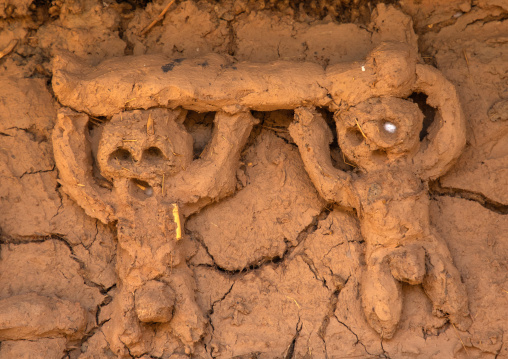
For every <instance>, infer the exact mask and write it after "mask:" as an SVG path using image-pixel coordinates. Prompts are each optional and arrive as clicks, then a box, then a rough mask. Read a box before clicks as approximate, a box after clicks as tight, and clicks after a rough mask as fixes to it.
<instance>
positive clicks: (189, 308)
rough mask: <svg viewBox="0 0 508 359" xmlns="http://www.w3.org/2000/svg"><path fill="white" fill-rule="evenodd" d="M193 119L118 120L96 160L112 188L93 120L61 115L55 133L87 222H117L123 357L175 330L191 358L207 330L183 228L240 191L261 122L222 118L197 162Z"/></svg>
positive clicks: (179, 114) (66, 177)
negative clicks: (245, 154) (247, 150)
mask: <svg viewBox="0 0 508 359" xmlns="http://www.w3.org/2000/svg"><path fill="white" fill-rule="evenodd" d="M185 114H186V111H184V110H167V109H151V110H147V111H126V112H122V113H120V114H117V115H115V116H113V118H112V119H111V121H110V122H108V123H107V124H106V125H105V126H104V129H103V132H102V136H101V140H100V143H99V146H98V151H97V156H96V162H97V165H98V168H99V170H100V173H101V175H102V176H104V177H105V178H106V179H108V180H109V181H110V182H111V183H112V184H113V186H112V190H108V189H105V188H102V187H100V186H98V185H97V183H96V181H95V180H94V178H93V176H92V172H93V170H92V156H91V148H90V144H89V143H88V141H87V131H88V120H89V119H88V116H87V115H84V114H79V113H76V112H73V111H72V110H69V109H62V110H61V111H60V113H59V115H58V121H57V124H56V126H55V129H54V131H53V145H54V154H55V160H56V163H57V166H58V169H59V173H60V181H61V183H62V186H63V189H64V191H65V192H66V193H67V194H69V196H71V197H72V198H73V199H74V200H75V201H76V202H77V203H78V204H79V205H80V206H81V207H83V209H84V210H85V211H86V213H87V214H88V215H90V216H92V217H95V218H98V219H99V220H101V221H102V222H104V223H109V222H112V221H116V226H117V230H118V251H117V259H116V260H117V274H118V283H117V293H116V295H115V297H114V301H113V313H112V317H111V324H110V325H109V328H111V331H112V332H111V333H108V334H109V335H108V336H109V338H108V339H109V343H110V347H111V349H112V350H113V351H114V352H115V353H116V354H118V355H120V356H123V355H127V354H129V353H130V354H132V355H141V354H143V353H147V352H149V349H150V348H149V344H150V339H151V336H152V335H153V332H152V327H153V324H154V323H166V322H171V328H172V331H173V332H174V333H175V334H176V336H177V337H178V338H179V339H180V340H181V341H182V342H183V343H184V344H185V345H187V346H188V347H189V350H190V348H191V347H192V344H193V343H194V342H196V341H198V340H199V339H200V338H201V336H202V335H203V333H204V329H205V326H206V323H207V321H206V318H205V317H204V314H203V312H202V310H201V309H200V308H199V307H198V305H197V303H196V301H195V290H196V288H195V282H194V279H193V275H192V272H191V270H190V269H189V267H188V266H187V263H186V253H185V241H184V240H183V239H182V237H183V228H182V225H183V220H184V219H185V218H186V217H188V216H189V215H190V214H192V213H194V212H196V211H198V210H199V209H200V208H201V207H203V206H205V205H207V204H209V203H210V202H212V201H214V200H217V199H219V198H221V197H224V196H226V195H228V194H230V193H232V192H233V190H234V188H235V187H236V177H235V175H236V169H237V167H238V162H239V158H240V151H241V149H242V147H243V145H244V143H245V141H246V140H247V138H248V136H249V133H250V130H251V129H252V126H253V124H254V122H255V120H254V119H253V118H252V117H251V115H250V114H249V113H239V114H235V115H228V114H225V113H217V114H216V116H215V123H214V126H215V130H214V134H213V138H212V140H211V142H210V144H209V146H208V148H207V149H205V151H204V153H203V154H202V155H201V157H200V158H199V159H197V160H195V161H193V160H192V158H193V152H192V138H191V136H190V135H189V134H188V133H187V132H186V130H185V128H184V127H183V125H182V121H183V120H184V119H185Z"/></svg>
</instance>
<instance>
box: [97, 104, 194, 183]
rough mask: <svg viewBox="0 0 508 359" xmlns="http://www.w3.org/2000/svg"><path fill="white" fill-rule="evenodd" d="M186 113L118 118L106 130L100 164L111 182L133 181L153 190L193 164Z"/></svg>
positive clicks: (134, 113) (164, 111) (163, 112)
mask: <svg viewBox="0 0 508 359" xmlns="http://www.w3.org/2000/svg"><path fill="white" fill-rule="evenodd" d="M185 115H186V111H183V110H168V109H162V108H157V109H151V110H145V111H140V110H136V111H126V112H122V113H120V114H117V115H114V116H113V118H112V119H111V121H110V122H108V123H107V124H106V125H105V126H104V129H103V132H102V136H101V140H100V142H99V148H98V151H97V163H98V165H99V169H100V171H101V174H102V175H103V176H104V177H105V178H107V179H108V180H110V181H113V180H114V179H117V178H130V179H134V180H138V181H143V182H146V183H148V184H150V185H151V186H153V185H155V184H159V183H161V181H162V176H163V175H165V176H167V177H169V176H172V175H175V174H176V173H178V172H180V171H182V170H184V169H185V168H186V167H187V166H188V165H189V164H190V163H191V161H192V143H193V141H192V137H191V135H190V134H189V133H188V132H187V131H186V130H185V127H184V126H183V124H182V122H183V120H184V119H185Z"/></svg>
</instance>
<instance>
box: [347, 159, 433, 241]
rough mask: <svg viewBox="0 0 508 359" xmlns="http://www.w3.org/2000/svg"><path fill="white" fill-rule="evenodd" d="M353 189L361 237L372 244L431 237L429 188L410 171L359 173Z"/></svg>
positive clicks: (394, 170)
mask: <svg viewBox="0 0 508 359" xmlns="http://www.w3.org/2000/svg"><path fill="white" fill-rule="evenodd" d="M353 187H354V190H355V192H356V194H357V196H358V197H359V203H360V208H359V209H358V213H359V216H360V219H361V229H362V234H363V236H364V237H365V238H366V239H368V240H369V242H370V243H384V244H387V243H390V242H393V244H395V245H396V244H398V243H400V241H402V240H407V239H411V238H415V239H419V238H423V237H425V236H426V235H428V234H429V227H430V225H429V214H428V211H429V209H428V206H429V198H428V195H427V186H426V184H424V183H423V182H422V181H421V180H420V179H419V178H418V177H416V176H415V175H414V174H413V173H412V172H411V171H410V170H408V169H406V168H404V169H398V168H395V169H389V170H386V171H376V172H369V173H368V174H361V173H360V174H359V175H358V177H357V179H356V181H354V184H353Z"/></svg>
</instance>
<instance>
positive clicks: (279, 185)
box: [0, 0, 508, 359]
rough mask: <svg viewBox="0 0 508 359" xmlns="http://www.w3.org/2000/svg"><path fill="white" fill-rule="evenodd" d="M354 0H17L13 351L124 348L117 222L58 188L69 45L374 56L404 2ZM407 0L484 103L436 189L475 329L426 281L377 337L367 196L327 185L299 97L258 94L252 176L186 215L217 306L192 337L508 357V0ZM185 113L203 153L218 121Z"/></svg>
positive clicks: (253, 350)
mask: <svg viewBox="0 0 508 359" xmlns="http://www.w3.org/2000/svg"><path fill="white" fill-rule="evenodd" d="M337 3H338V4H339V5H340V2H336V3H334V4H335V7H333V6H331V5H330V6H329V8H330V9H328V10H326V11H325V10H323V9H321V10H322V11H321V12H320V11H319V9H320V8H319V7H318V8H317V9H316V8H315V9H314V10H313V9H312V8H309V7H304V6H302V7H301V8H300V10H298V7H296V8H295V7H294V6H274V5H273V4H271V3H266V4H265V5H262V4H261V3H260V2H220V3H208V2H192V1H182V2H177V3H176V5H174V6H173V7H172V8H171V10H170V11H169V12H168V14H167V15H166V16H165V18H164V20H163V21H162V22H161V23H160V24H158V25H157V26H155V27H154V28H153V29H152V30H151V31H150V32H149V33H148V34H147V35H146V36H139V32H140V31H141V30H142V29H143V28H144V27H145V26H146V25H147V24H148V23H149V22H150V21H151V19H153V18H154V17H155V16H157V14H159V12H160V11H161V10H162V8H163V7H164V5H165V3H164V2H162V1H154V2H153V3H148V4H147V5H146V7H145V8H143V7H142V6H141V7H136V8H133V7H132V6H131V5H129V3H127V2H124V3H116V2H114V1H110V0H107V1H100V2H99V1H93V0H80V1H78V0H76V1H54V2H52V3H51V4H49V3H48V4H41V3H40V2H37V3H32V2H31V1H30V0H28V1H15V0H4V1H0V50H1V49H4V48H6V47H7V46H8V44H9V43H11V41H12V40H14V39H15V40H17V41H18V42H17V45H16V47H15V48H14V50H13V51H12V52H11V53H9V54H7V55H6V56H4V57H3V58H1V59H0V158H1V161H0V229H1V232H0V235H1V244H0V247H1V249H0V303H1V304H0V312H1V310H2V309H1V308H2V307H6V306H8V305H11V304H12V303H13V302H14V303H17V306H18V311H19V316H17V317H16V318H14V320H12V318H10V317H9V315H8V314H5V313H0V314H2V315H1V318H2V323H0V338H2V340H4V341H2V342H1V343H0V358H2V359H3V358H80V359H84V358H108V357H110V358H113V357H114V355H113V354H112V353H111V351H109V349H108V343H107V341H106V337H105V335H104V332H103V330H104V329H105V327H107V325H108V320H109V318H108V313H109V312H110V309H109V308H108V304H109V303H110V302H111V299H112V297H114V295H115V283H116V274H115V253H116V238H115V236H116V230H115V228H114V226H106V225H103V224H101V223H100V222H99V221H97V220H95V219H92V218H90V217H87V216H86V215H85V213H84V211H83V210H82V209H81V208H80V207H78V206H77V205H76V204H75V203H74V202H73V201H72V200H71V199H70V198H68V197H67V196H66V195H65V194H64V193H63V192H62V191H61V190H60V189H59V185H58V182H57V179H58V171H57V169H56V167H55V163H54V160H53V155H52V144H51V130H52V128H53V126H54V121H55V118H56V111H57V109H58V108H59V107H60V105H59V104H58V102H57V101H56V99H55V98H54V96H53V95H52V89H51V87H50V86H49V85H48V83H49V82H48V81H49V80H50V78H51V71H52V70H51V69H52V67H51V59H52V57H53V56H54V55H55V53H56V52H58V51H59V50H60V49H65V50H69V51H72V52H74V53H75V54H77V55H79V56H81V57H84V58H87V59H88V60H90V61H92V62H95V63H98V62H100V61H101V60H103V59H106V58H110V57H114V56H123V55H129V54H159V53H162V54H165V55H167V56H169V57H197V56H202V55H204V54H207V53H211V52H215V53H219V54H222V55H226V56H231V57H232V58H233V59H234V60H238V61H257V62H268V61H272V60H277V59H284V60H293V61H303V60H305V61H310V62H315V63H318V64H320V65H323V66H326V65H330V64H335V63H339V62H342V61H354V60H362V59H363V58H364V57H365V55H366V54H367V53H368V52H369V51H370V50H372V48H373V47H374V46H375V45H376V44H377V43H378V42H379V41H380V39H379V36H380V35H379V32H378V30H379V28H383V31H381V33H382V34H383V36H384V37H385V38H386V37H388V38H390V37H393V38H397V37H398V36H400V28H401V24H400V21H401V19H400V18H398V17H397V16H396V15H395V14H393V13H390V12H389V11H387V12H385V13H384V15H383V16H384V18H383V17H382V19H381V20H380V22H378V23H371V21H370V9H373V8H374V7H375V6H374V5H372V6H371V8H369V6H368V5H365V2H360V4H361V5H359V6H357V7H348V6H342V5H340V6H339V5H337ZM395 5H396V7H398V8H400V9H402V10H403V11H404V12H405V13H407V14H409V15H410V16H411V17H412V19H413V22H414V24H413V25H414V29H415V32H416V34H417V35H418V46H419V52H420V54H421V56H422V60H423V61H424V62H426V63H428V64H431V65H434V66H435V67H437V68H438V69H439V70H440V71H442V73H443V74H444V75H445V76H446V77H447V78H448V79H449V80H450V81H452V83H454V85H455V86H456V88H457V91H458V93H459V96H460V99H461V102H462V106H463V109H464V112H465V116H466V119H467V125H468V129H467V130H468V132H467V147H466V150H465V151H464V153H463V155H462V156H461V158H460V159H459V161H458V163H457V164H456V165H455V166H454V167H453V168H452V170H451V171H450V172H449V173H448V174H446V175H445V176H444V177H442V178H440V179H439V180H438V181H436V182H435V183H433V184H432V185H431V190H430V194H431V198H432V205H431V217H432V223H433V225H434V227H435V228H436V229H437V231H438V232H439V233H440V234H441V236H442V237H443V238H444V239H445V241H446V243H447V244H448V246H449V248H450V251H451V253H452V257H453V260H454V262H455V264H456V266H457V268H458V269H459V271H460V273H461V276H462V279H463V281H464V282H465V284H466V287H467V292H468V296H469V305H470V310H471V314H472V318H473V325H472V327H471V328H470V329H469V330H468V331H467V332H461V331H459V330H457V329H456V328H455V327H454V326H452V325H450V324H449V323H446V322H445V321H444V320H442V319H438V318H435V317H433V316H432V315H431V304H430V302H429V300H428V299H427V297H426V296H425V294H424V293H423V290H422V289H421V288H420V287H419V286H409V285H407V286H404V288H403V292H404V296H405V302H404V303H405V304H404V308H403V317H402V320H401V322H400V325H399V328H398V331H397V333H396V334H395V336H394V337H393V339H391V340H385V341H381V340H380V339H379V336H378V335H377V334H376V333H375V332H374V331H373V330H372V329H371V328H370V327H369V326H368V325H367V323H366V321H365V319H364V316H363V312H362V309H361V303H360V300H359V295H358V287H359V278H360V274H361V270H362V264H363V263H362V254H363V241H362V237H361V235H360V232H359V225H358V221H357V219H356V216H355V215H354V213H350V212H346V211H344V210H343V209H342V208H340V207H334V206H330V205H327V204H326V203H325V202H324V201H323V200H322V199H320V197H319V196H318V194H317V193H316V191H315V189H314V187H313V186H312V183H311V182H310V179H309V178H308V177H307V175H306V173H305V170H304V168H303V163H302V161H301V159H300V157H299V155H298V151H297V148H296V146H295V145H294V144H293V143H292V140H291V137H290V136H289V134H288V133H287V125H288V124H289V123H290V121H291V116H292V114H291V113H290V112H286V111H276V112H273V113H260V114H257V116H258V117H259V118H260V119H261V123H260V124H259V125H258V126H257V127H256V128H255V129H254V131H253V134H252V135H251V138H250V139H249V143H248V145H247V147H246V149H245V151H244V152H243V155H242V163H243V165H242V167H241V168H240V169H239V171H238V174H237V179H238V185H237V191H236V193H235V194H234V195H232V196H230V197H228V198H226V199H225V200H223V201H221V202H219V203H217V204H213V205H210V206H208V207H206V208H205V209H204V210H202V211H201V212H200V213H198V214H196V215H194V216H192V217H191V218H190V219H189V220H188V221H187V226H186V230H187V234H188V237H189V239H188V240H189V241H190V243H192V244H193V245H195V247H196V248H197V250H196V254H195V255H194V256H193V257H192V258H191V259H190V260H189V263H190V265H191V268H192V269H193V271H194V273H195V276H196V280H197V283H198V292H197V297H198V303H199V304H200V306H201V307H202V309H203V310H204V311H205V312H206V313H207V314H208V318H209V322H210V325H209V326H208V332H207V334H206V335H205V336H204V338H203V339H202V340H201V342H200V343H198V346H197V348H196V349H195V352H194V354H193V356H194V357H198V358H209V357H216V358H230V357H233V356H240V357H244V358H291V357H294V358H303V357H307V358H325V357H328V358H351V357H358V358H369V357H384V358H508V339H507V338H508V324H507V323H508V309H507V308H508V276H507V274H508V259H507V258H508V241H507V234H506V233H508V217H507V216H506V214H507V213H508V122H507V121H508V39H507V34H508V22H507V20H506V19H507V18H508V3H506V2H505V1H502V0H492V1H487V0H477V1H455V0H454V1H430V0H429V1H425V0H424V1H400V2H398V3H397V4H395ZM334 9H338V10H337V11H339V10H340V11H342V12H339V13H338V14H336V13H334V12H333V11H332V10H334ZM327 14H328V15H327ZM341 14H342V15H341ZM347 21H352V23H346V22H347ZM102 120H104V119H98V120H97V121H102ZM97 124H98V125H100V122H97ZM186 125H187V127H188V129H189V131H190V132H191V133H192V134H193V137H194V138H195V148H196V152H197V153H199V151H200V150H201V149H202V148H203V147H204V145H205V144H206V142H207V140H208V138H209V137H210V128H211V121H210V119H209V118H208V117H207V116H205V115H200V114H193V116H191V118H190V119H188V120H187V123H186ZM94 126H95V125H94ZM335 158H336V159H337V165H343V164H341V163H340V162H341V157H340V154H337V156H335ZM55 297H56V298H58V301H57V302H56V304H55V302H54V301H51V302H50V301H48V300H47V298H55ZM45 298H46V299H45ZM9 303H11V304H9ZM34 303H37V305H38V308H39V309H38V310H39V313H41V314H40V316H39V317H36V318H34V317H28V318H27V317H26V316H25V317H24V316H23V313H26V312H29V311H31V312H33V307H31V309H30V310H27V311H25V312H24V310H23V308H24V307H23V306H24V305H25V306H33V305H34ZM55 305H56V309H55ZM76 308H83V309H84V310H83V311H82V312H80V311H79V310H76ZM62 313H72V315H71V314H69V315H67V316H65V315H63V314H62ZM69 318H70V319H69ZM66 320H67V321H70V322H71V324H69V323H68V322H66ZM55 328H56V329H55ZM69 328H71V329H72V330H71V329H69ZM155 348H156V350H155V351H154V352H153V353H151V354H152V355H153V356H152V357H158V358H159V357H160V358H169V357H172V358H173V357H174V358H178V357H185V356H186V355H185V349H184V348H183V347H181V346H180V345H179V343H178V341H177V340H176V339H175V338H174V337H173V336H172V334H171V332H170V331H168V330H167V329H165V328H164V327H163V326H161V328H160V329H159V330H158V332H157V337H156V345H155Z"/></svg>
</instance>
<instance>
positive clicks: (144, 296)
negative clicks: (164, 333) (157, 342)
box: [134, 280, 176, 323]
mask: <svg viewBox="0 0 508 359" xmlns="http://www.w3.org/2000/svg"><path fill="white" fill-rule="evenodd" d="M134 298H135V306H136V314H137V316H138V318H139V320H140V321H142V322H145V323H166V322H169V321H170V320H171V318H173V308H174V306H175V300H176V297H175V292H174V291H173V290H172V289H171V288H170V287H169V285H167V284H166V283H162V282H158V281H155V280H151V281H149V282H147V283H145V284H144V285H143V286H142V287H140V288H138V289H137V290H136V292H135V294H134Z"/></svg>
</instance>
